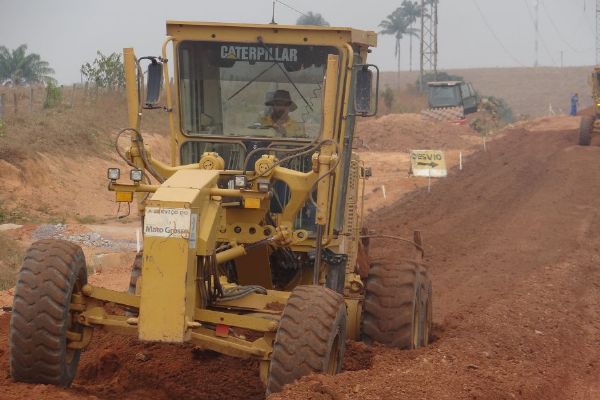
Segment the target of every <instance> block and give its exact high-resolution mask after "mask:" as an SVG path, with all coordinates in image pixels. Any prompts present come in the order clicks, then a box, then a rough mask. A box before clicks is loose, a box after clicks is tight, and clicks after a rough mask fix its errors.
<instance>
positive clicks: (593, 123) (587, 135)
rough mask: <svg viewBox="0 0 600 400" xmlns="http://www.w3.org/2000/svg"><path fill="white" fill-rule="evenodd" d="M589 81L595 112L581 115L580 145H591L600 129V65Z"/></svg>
mask: <svg viewBox="0 0 600 400" xmlns="http://www.w3.org/2000/svg"><path fill="white" fill-rule="evenodd" d="M589 83H590V84H591V86H592V101H593V102H594V105H593V107H594V114H593V115H584V116H582V117H581V123H580V126H579V145H580V146H589V145H590V144H591V143H592V136H595V135H596V134H597V133H598V132H599V131H600V119H599V118H598V116H599V115H600V67H595V68H594V71H592V74H591V75H590V80H589Z"/></svg>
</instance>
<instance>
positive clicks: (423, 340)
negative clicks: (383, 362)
mask: <svg viewBox="0 0 600 400" xmlns="http://www.w3.org/2000/svg"><path fill="white" fill-rule="evenodd" d="M431 294H432V290H431V280H430V279H429V275H428V274H427V270H426V268H425V267H424V266H422V265H420V264H418V263H416V262H413V261H400V262H386V261H382V260H378V261H375V262H373V263H372V265H371V268H370V270H369V276H368V277H367V283H366V295H365V305H364V314H363V321H362V339H363V341H364V342H366V343H369V344H370V343H373V342H379V343H381V344H384V345H387V346H391V347H398V348H403V349H415V348H418V347H421V346H424V345H427V344H428V343H429V338H430V337H431V317H432V303H431Z"/></svg>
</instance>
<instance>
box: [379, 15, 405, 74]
mask: <svg viewBox="0 0 600 400" xmlns="http://www.w3.org/2000/svg"><path fill="white" fill-rule="evenodd" d="M408 26H409V21H408V19H407V18H406V16H405V15H404V13H403V11H402V7H398V8H397V9H395V10H394V11H393V12H392V13H391V14H390V15H388V16H387V17H386V19H384V20H383V21H381V23H380V24H379V27H380V28H382V29H381V34H383V35H394V37H395V38H396V49H395V52H394V55H395V56H396V58H397V59H398V72H397V76H396V85H397V86H400V56H401V54H400V41H401V40H402V38H403V37H404V35H405V34H406V31H407V29H408Z"/></svg>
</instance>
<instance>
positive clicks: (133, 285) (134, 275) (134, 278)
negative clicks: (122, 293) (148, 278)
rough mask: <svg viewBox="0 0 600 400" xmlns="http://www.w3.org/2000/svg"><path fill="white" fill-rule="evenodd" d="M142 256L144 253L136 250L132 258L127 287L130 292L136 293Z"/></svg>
mask: <svg viewBox="0 0 600 400" xmlns="http://www.w3.org/2000/svg"><path fill="white" fill-rule="evenodd" d="M143 257H144V253H143V252H141V251H138V253H137V254H136V255H135V259H134V260H133V265H132V266H131V276H130V277H129V289H127V292H128V293H130V294H136V292H137V283H138V279H140V276H142V258H143Z"/></svg>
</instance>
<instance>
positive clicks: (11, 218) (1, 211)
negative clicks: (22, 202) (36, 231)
mask: <svg viewBox="0 0 600 400" xmlns="http://www.w3.org/2000/svg"><path fill="white" fill-rule="evenodd" d="M28 221H30V219H29V217H28V216H27V214H26V213H25V211H23V210H22V209H20V208H11V209H8V208H6V207H5V206H4V205H3V204H2V200H1V199H0V224H8V223H11V224H13V223H14V224H19V223H23V222H28Z"/></svg>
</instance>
